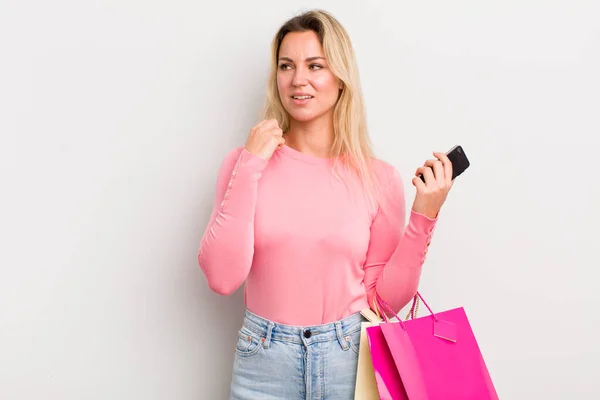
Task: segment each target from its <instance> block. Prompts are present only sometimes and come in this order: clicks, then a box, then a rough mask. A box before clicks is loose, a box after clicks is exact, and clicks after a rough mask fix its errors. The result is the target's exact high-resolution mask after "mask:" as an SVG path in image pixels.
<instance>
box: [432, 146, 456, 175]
mask: <svg viewBox="0 0 600 400" xmlns="http://www.w3.org/2000/svg"><path fill="white" fill-rule="evenodd" d="M433 155H434V156H436V157H437V158H438V159H439V160H440V161H441V162H442V164H443V165H444V177H445V178H446V181H448V182H451V181H452V161H450V159H449V158H448V156H447V155H446V154H444V153H440V152H437V151H436V152H434V153H433Z"/></svg>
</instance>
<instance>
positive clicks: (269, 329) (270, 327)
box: [263, 321, 275, 349]
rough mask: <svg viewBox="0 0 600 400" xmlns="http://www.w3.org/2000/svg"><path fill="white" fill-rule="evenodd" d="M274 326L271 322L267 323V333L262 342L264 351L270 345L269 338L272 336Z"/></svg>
mask: <svg viewBox="0 0 600 400" xmlns="http://www.w3.org/2000/svg"><path fill="white" fill-rule="evenodd" d="M274 326H275V324H274V323H273V322H271V321H269V323H268V324H267V333H266V334H265V340H264V341H263V347H264V348H265V349H268V348H269V345H270V344H271V336H273V327H274Z"/></svg>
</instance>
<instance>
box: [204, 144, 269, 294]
mask: <svg viewBox="0 0 600 400" xmlns="http://www.w3.org/2000/svg"><path fill="white" fill-rule="evenodd" d="M267 163H268V161H267V160H265V159H263V158H260V157H258V156H255V155H254V154H252V153H249V152H248V151H246V150H245V149H244V148H237V149H234V150H232V151H231V152H229V154H227V156H226V157H225V159H224V160H223V163H222V165H221V167H220V170H219V173H218V177H217V187H216V191H215V198H214V204H213V209H212V213H211V216H210V220H209V223H208V226H207V227H206V230H205V231H204V234H203V236H202V239H201V242H200V249H199V251H198V264H199V266H200V269H201V270H202V271H203V272H204V275H205V277H206V280H207V282H208V286H209V287H210V289H211V290H213V291H214V292H216V293H218V294H221V295H229V294H231V293H233V292H235V291H236V290H237V289H238V288H239V287H240V286H241V285H242V284H243V283H244V281H245V280H246V278H247V276H248V273H249V272H250V266H251V264H252V257H253V255H254V211H255V208H256V197H257V188H258V181H259V179H260V177H261V175H262V171H263V170H264V168H265V167H266V165H267Z"/></svg>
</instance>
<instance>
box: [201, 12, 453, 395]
mask: <svg viewBox="0 0 600 400" xmlns="http://www.w3.org/2000/svg"><path fill="white" fill-rule="evenodd" d="M271 65H272V72H271V76H270V80H269V87H268V95H267V101H266V110H265V116H264V120H263V121H261V122H259V123H258V124H257V125H256V126H254V127H253V128H252V129H251V130H250V134H249V136H248V139H247V141H246V144H245V146H241V147H239V148H236V149H234V150H232V151H231V152H230V153H229V154H228V155H227V156H226V158H225V160H224V162H223V164H222V166H221V169H220V172H219V175H218V178H217V189H216V194H215V202H214V209H213V212H212V215H211V218H210V221H209V223H208V226H207V228H206V231H205V233H204V235H203V237H202V241H201V245H200V250H199V254H198V262H199V265H200V267H201V269H202V271H203V272H204V274H205V277H206V279H207V282H208V285H209V287H210V288H211V289H212V290H213V291H215V292H217V293H219V294H221V295H229V294H231V293H233V292H234V291H236V290H237V289H238V288H239V287H240V286H241V285H242V284H244V283H245V287H244V300H245V304H246V308H247V310H246V313H245V317H244V321H243V323H242V326H241V329H240V331H239V335H238V340H237V344H236V348H235V361H234V367H233V376H232V382H231V394H230V398H231V399H261V400H265V399H286V400H294V399H353V397H354V382H355V377H356V367H357V360H358V347H359V339H360V323H361V322H363V317H362V316H361V314H360V310H362V309H364V308H367V307H369V306H370V305H371V306H373V300H374V299H375V297H376V294H378V295H379V296H381V297H382V298H383V299H384V300H385V301H386V302H387V303H388V304H389V305H391V307H392V308H393V309H394V310H400V309H401V308H402V307H403V306H404V305H405V304H407V303H408V301H409V300H410V299H411V298H412V296H413V295H414V294H415V292H416V290H417V287H418V283H419V278H420V275H421V267H422V264H423V262H424V260H425V253H426V249H427V246H428V245H429V242H430V240H431V235H432V231H433V229H434V226H435V224H436V221H437V216H438V212H439V210H440V208H441V207H442V204H443V203H444V201H445V199H446V196H447V194H448V192H449V190H450V188H451V187H452V165H451V164H450V161H449V160H448V159H447V157H446V156H445V155H444V154H442V153H433V155H434V157H435V158H432V159H431V160H427V161H426V162H425V163H424V165H423V166H422V167H420V168H418V169H417V170H416V172H415V177H414V178H413V179H412V183H413V185H414V186H416V196H415V199H414V201H413V203H412V208H411V212H410V217H409V219H408V222H407V221H405V219H406V212H405V197H404V190H403V183H402V180H401V178H400V176H399V174H398V172H397V171H396V170H395V169H394V168H393V167H392V166H391V165H390V164H387V163H385V162H383V161H380V160H378V159H376V158H375V157H374V156H373V154H372V151H371V148H370V145H369V138H368V134H367V128H366V126H367V125H366V121H365V111H364V109H363V101H362V95H361V90H360V83H359V75H358V71H357V67H356V61H355V56H354V52H353V49H352V45H351V42H350V39H349V37H348V34H347V33H346V31H345V30H344V28H343V27H342V26H341V25H340V24H339V22H338V21H337V20H336V19H335V18H334V17H333V16H332V15H330V14H329V13H327V12H324V11H320V10H313V11H310V12H306V13H304V14H302V15H299V16H296V17H294V18H292V19H290V20H289V21H287V22H286V23H285V24H284V25H283V26H282V27H281V29H280V30H279V31H278V32H277V34H276V35H275V38H274V40H273V43H272V60H271ZM420 174H422V175H423V177H424V179H423V180H421V179H420V178H418V176H419V175H420Z"/></svg>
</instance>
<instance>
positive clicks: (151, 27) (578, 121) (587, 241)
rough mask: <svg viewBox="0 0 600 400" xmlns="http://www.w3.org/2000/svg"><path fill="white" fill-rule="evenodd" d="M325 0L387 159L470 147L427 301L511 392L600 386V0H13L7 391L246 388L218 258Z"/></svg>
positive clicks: (170, 395) (2, 89)
mask: <svg viewBox="0 0 600 400" xmlns="http://www.w3.org/2000/svg"><path fill="white" fill-rule="evenodd" d="M315 6H318V7H321V8H324V9H326V10H329V11H331V12H332V13H333V14H334V15H335V16H337V17H338V18H339V19H340V20H341V22H342V23H343V24H344V25H345V26H346V28H347V29H348V31H349V33H350V35H351V37H352V40H353V42H354V45H355V49H356V53H357V56H358V60H359V66H360V71H361V77H362V83H363V89H364V94H365V98H366V104H367V108H368V117H369V125H370V130H371V134H372V137H373V141H374V143H375V146H376V150H377V151H378V155H379V157H380V158H382V159H384V160H386V161H389V162H391V163H392V164H394V165H395V166H396V167H397V168H398V169H399V171H400V172H401V174H402V175H403V176H405V177H410V176H411V175H412V174H413V173H414V170H415V169H416V168H417V166H418V165H420V164H421V163H422V162H423V161H424V160H425V159H426V158H429V157H430V154H431V151H433V150H439V151H444V150H447V149H449V148H450V147H451V146H453V145H454V144H457V143H460V144H462V145H463V147H464V149H465V151H466V153H467V154H468V156H469V157H470V159H471V162H472V166H471V168H470V169H469V170H468V171H467V172H466V173H465V174H464V175H463V176H461V177H460V178H459V179H458V180H457V182H456V184H455V186H454V188H453V190H452V192H451V194H450V197H449V198H448V201H447V203H446V205H445V206H444V209H443V212H442V214H441V215H440V221H439V224H438V227H437V230H436V234H435V236H434V241H433V243H432V246H431V250H430V252H429V256H428V261H427V262H426V264H425V270H424V274H423V281H422V287H421V290H422V292H423V293H424V295H425V297H426V298H427V300H429V302H430V303H431V305H432V306H433V307H434V308H435V309H436V310H440V311H441V310H443V309H447V308H451V307H455V306H461V305H462V306H464V307H465V308H466V310H467V313H468V315H469V317H470V319H471V322H472V325H473V329H474V330H475V333H476V335H477V337H478V340H479V343H480V346H481V348H482V350H483V353H484V357H485V359H486V361H487V363H488V366H489V369H490V372H491V374H492V377H493V379H494V382H495V383H496V385H497V388H498V391H499V394H500V397H501V398H502V399H593V398H599V397H600V380H599V379H598V377H599V373H600V368H599V367H598V359H599V357H600V344H599V341H598V338H599V336H600V317H599V316H598V310H599V307H600V294H598V291H596V289H597V287H598V283H597V282H598V278H599V274H598V268H599V267H600V262H599V260H598V256H599V255H598V251H597V249H598V245H597V243H598V240H599V239H600V235H599V234H598V226H599V223H600V211H599V205H600V187H599V183H598V170H599V167H600V164H599V163H598V159H599V157H598V149H599V146H598V145H599V144H600V139H599V135H600V117H599V110H600V96H599V93H600V79H599V73H598V71H600V17H599V16H600V5H599V3H598V2H597V1H593V0H589V1H576V0H571V1H567V0H562V1H549V0H539V1H533V0H531V1H523V0H504V1H485V2H483V1H468V0H456V1H452V2H449V1H429V2H409V1H398V0H394V1H369V2H365V1H353V2H349V1H347V0H344V1H342V0H337V1H325V0H322V1H319V2H298V1H286V2H279V1H274V0H257V1H253V2H242V1H239V2H236V3H230V2H208V3H206V4H203V2H199V1H190V0H171V1H166V0H162V1H160V0H156V1H141V0H102V1H100V0H97V1H86V2H82V1H75V0H71V1H67V0H57V1H52V2H45V1H20V2H17V1H10V0H8V1H6V0H5V1H2V3H0V57H1V62H0V116H1V117H0V124H1V126H0V132H1V134H2V145H1V146H0V153H1V154H0V155H1V157H0V166H1V167H2V182H3V187H4V188H3V189H4V190H3V191H2V193H3V194H2V196H1V198H2V207H0V209H1V211H0V213H1V214H0V217H1V218H2V220H1V222H0V225H1V228H0V229H1V231H0V232H1V233H2V236H1V239H2V244H3V245H2V251H1V252H0V257H1V259H0V268H1V269H0V323H1V325H0V398H2V399H6V400H9V399H32V400H33V399H36V400H37V399H42V398H43V399H52V400H54V399H61V400H62V399H65V400H71V399H73V400H75V399H77V400H79V399H89V400H95V399H115V400H116V399H119V400H121V399H122V400H125V399H146V400H150V399H161V400H162V399H164V400H166V399H179V400H183V399H189V400H192V399H225V398H226V394H227V390H228V384H229V374H230V370H231V364H232V360H233V346H234V342H235V338H236V330H237V329H238V328H239V324H240V322H241V316H242V312H243V304H242V293H241V290H240V291H238V292H237V293H236V294H234V295H233V296H231V297H220V296H218V295H216V294H213V293H211V292H210V291H209V290H208V288H207V286H206V283H205V281H204V278H203V276H202V274H201V272H200V269H199V268H198V266H197V264H196V252H197V249H198V244H199V241H200V237H201V235H202V233H203V230H204V228H205V226H206V223H207V222H208V217H209V213H210V209H211V203H212V196H213V193H214V185H215V180H216V174H217V170H218V167H219V165H220V162H221V160H222V158H223V157H224V155H225V154H226V152H227V151H229V150H230V149H231V148H232V147H234V146H238V145H242V144H243V143H244V141H245V138H246V135H247V133H248V130H249V129H250V127H251V126H252V125H254V124H255V123H256V117H257V114H258V111H259V109H260V106H261V105H262V98H263V94H264V90H265V79H266V76H267V66H268V62H269V60H268V57H269V43H270V40H271V38H272V36H273V35H274V33H275V31H276V29H277V28H278V26H279V25H280V24H281V23H282V22H283V21H284V20H285V19H287V18H289V17H291V16H292V15H294V14H295V13H297V12H299V11H302V10H305V9H308V8H311V7H315ZM406 182H407V187H406V191H407V196H408V197H409V200H410V201H412V198H413V196H414V189H413V188H412V186H411V184H410V179H406ZM409 204H410V202H409Z"/></svg>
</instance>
